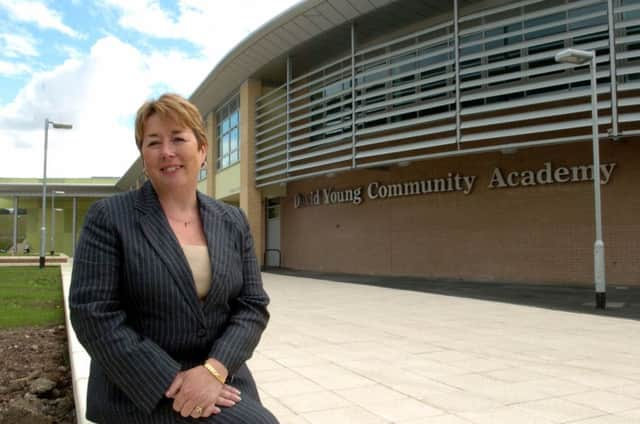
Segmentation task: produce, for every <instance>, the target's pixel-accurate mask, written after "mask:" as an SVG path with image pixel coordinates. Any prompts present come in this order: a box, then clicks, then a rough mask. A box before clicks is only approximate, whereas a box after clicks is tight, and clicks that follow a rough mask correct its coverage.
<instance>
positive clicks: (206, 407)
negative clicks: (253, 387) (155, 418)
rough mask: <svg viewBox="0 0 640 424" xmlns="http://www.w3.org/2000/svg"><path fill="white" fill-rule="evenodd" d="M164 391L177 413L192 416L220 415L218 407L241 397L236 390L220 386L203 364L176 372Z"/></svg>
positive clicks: (233, 402) (238, 400) (225, 405)
mask: <svg viewBox="0 0 640 424" xmlns="http://www.w3.org/2000/svg"><path fill="white" fill-rule="evenodd" d="M165 394H166V396H167V397H168V398H172V399H173V400H174V401H173V409H174V410H175V411H176V412H178V413H180V415H182V416H183V417H188V416H191V417H193V418H207V417H209V416H211V415H215V414H219V413H220V412H221V410H220V408H219V406H224V407H231V406H234V405H235V404H236V403H237V402H240V400H241V399H240V391H239V390H238V389H236V388H235V387H233V386H229V385H227V384H225V385H222V384H221V383H220V382H219V381H218V380H216V379H215V378H213V376H212V375H211V374H210V373H209V371H207V369H206V368H204V367H203V366H197V367H194V368H191V369H190V370H187V371H181V372H179V373H178V374H177V375H176V377H175V378H174V380H173V382H172V383H171V386H170V387H169V389H168V390H167V392H166V393H165Z"/></svg>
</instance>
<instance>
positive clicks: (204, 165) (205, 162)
mask: <svg viewBox="0 0 640 424" xmlns="http://www.w3.org/2000/svg"><path fill="white" fill-rule="evenodd" d="M206 167H207V160H206V159H205V160H204V162H202V165H200V168H202V169H204V168H206Z"/></svg>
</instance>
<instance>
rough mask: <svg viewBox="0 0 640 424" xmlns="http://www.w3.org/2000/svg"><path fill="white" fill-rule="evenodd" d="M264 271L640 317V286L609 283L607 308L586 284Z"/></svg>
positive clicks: (599, 313)
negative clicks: (596, 305)
mask: <svg viewBox="0 0 640 424" xmlns="http://www.w3.org/2000/svg"><path fill="white" fill-rule="evenodd" d="M264 271H265V272H270V273H274V274H281V275H291V276H295V277H307V278H316V279H320V280H329V281H335V282H344V283H355V284H365V285H370V286H377V287H387V288H393V289H400V290H412V291H419V292H424V293H435V294H440V295H445V296H458V297H467V298H472V299H482V300H490V301H495V302H505V303H512V304H517V305H526V306H535V307H539V308H547V309H555V310H560V311H567V312H577V313H587V314H593V315H601V316H609V317H618V318H628V319H635V320H640V286H621V285H616V284H612V283H609V284H608V286H607V308H606V309H605V310H601V309H596V308H595V292H594V289H593V288H590V287H586V286H572V285H558V284H555V285H551V284H524V283H496V282H473V281H448V280H429V279H426V278H418V277H389V276H371V275H354V274H338V273H323V272H312V271H298V270H292V269H286V268H270V267H265V268H264Z"/></svg>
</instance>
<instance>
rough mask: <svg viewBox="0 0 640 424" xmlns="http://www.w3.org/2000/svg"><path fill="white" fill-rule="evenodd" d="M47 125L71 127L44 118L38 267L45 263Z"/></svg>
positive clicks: (62, 128) (61, 127)
mask: <svg viewBox="0 0 640 424" xmlns="http://www.w3.org/2000/svg"><path fill="white" fill-rule="evenodd" d="M49 125H51V126H52V127H53V128H56V129H60V130H70V129H71V128H73V125H71V124H62V123H59V122H53V121H50V120H49V118H46V119H45V120H44V171H43V174H42V227H40V268H44V265H45V250H46V248H45V242H46V240H47V224H46V222H47V208H46V206H47V144H48V142H49Z"/></svg>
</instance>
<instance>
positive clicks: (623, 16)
mask: <svg viewBox="0 0 640 424" xmlns="http://www.w3.org/2000/svg"><path fill="white" fill-rule="evenodd" d="M566 48H574V49H580V50H584V51H589V52H595V55H596V61H597V67H596V69H595V76H596V80H597V87H596V89H597V108H596V110H597V116H598V118H597V133H598V135H597V137H598V139H599V143H600V154H601V167H600V170H601V178H600V179H601V189H602V210H603V212H602V214H603V216H602V218H603V229H604V242H605V257H606V273H607V280H608V281H612V282H616V283H620V284H640V261H638V260H637V259H636V258H638V257H640V242H639V241H638V240H640V218H638V216H640V200H638V196H636V195H634V194H633V193H637V192H638V188H637V186H636V185H637V183H638V181H640V144H639V143H638V141H639V139H640V137H639V136H640V108H639V107H638V106H639V105H640V1H638V0H609V1H606V0H605V1H601V0H583V1H573V0H542V1H539V0H526V1H516V2H514V1H498V0H496V1H462V0H460V1H452V2H436V1H428V0H420V1H418V0H397V1H385V0H379V1H373V0H370V1H357V0H340V1H317V0H316V1H313V0H309V1H304V2H301V3H299V4H298V5H296V6H295V7H293V8H292V9H290V10H288V11H286V12H285V13H283V14H282V15H280V16H278V17H277V18H275V19H274V20H272V21H270V22H268V23H266V24H265V25H264V26H263V27H262V28H260V29H259V30H257V31H256V32H255V33H253V34H252V35H251V36H249V37H248V38H247V39H246V40H244V41H243V42H242V43H241V44H239V45H238V46H237V47H236V48H235V49H233V50H232V51H231V52H230V53H229V54H228V55H227V56H226V57H225V58H224V59H223V60H222V61H221V62H220V64H218V65H217V66H216V68H215V69H213V71H212V72H211V74H210V75H209V76H208V78H207V79H206V80H205V81H203V82H202V84H201V85H200V86H199V88H198V89H197V90H196V91H195V92H194V94H193V95H192V97H191V100H192V101H193V102H194V103H195V104H196V105H197V106H198V107H199V108H200V110H201V111H202V113H203V115H204V116H205V118H206V122H207V128H208V132H209V137H210V140H211V144H210V146H211V147H212V148H211V149H210V159H209V164H210V169H209V178H208V180H207V191H208V192H209V193H210V194H211V195H213V196H215V197H217V198H219V199H222V200H225V201H230V202H232V203H235V204H238V205H239V206H241V207H242V208H243V209H244V210H245V212H246V213H247V215H248V217H249V220H250V222H251V226H252V230H253V232H254V235H255V237H256V240H257V243H256V247H257V251H258V253H259V256H260V257H261V259H262V260H264V262H265V264H267V265H281V266H284V267H287V268H292V269H300V270H313V271H325V272H345V273H358V274H375V275H406V276H420V277H427V278H438V279H465V280H477V281H511V282H549V283H575V284H592V283H591V282H592V281H593V243H594V238H595V236H594V220H595V219H594V182H593V154H592V129H593V128H592V123H593V116H594V115H593V108H592V105H591V93H592V90H591V85H590V78H591V70H590V69H591V68H590V67H589V66H588V65H585V66H573V65H570V64H565V63H558V62H556V60H555V55H556V54H557V53H558V52H560V51H561V50H563V49H566ZM612 57H615V60H611V58H612Z"/></svg>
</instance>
